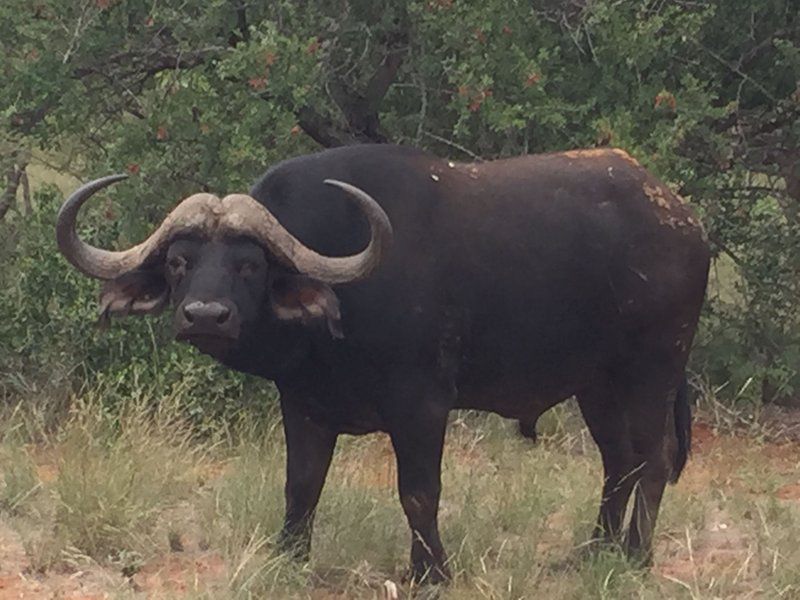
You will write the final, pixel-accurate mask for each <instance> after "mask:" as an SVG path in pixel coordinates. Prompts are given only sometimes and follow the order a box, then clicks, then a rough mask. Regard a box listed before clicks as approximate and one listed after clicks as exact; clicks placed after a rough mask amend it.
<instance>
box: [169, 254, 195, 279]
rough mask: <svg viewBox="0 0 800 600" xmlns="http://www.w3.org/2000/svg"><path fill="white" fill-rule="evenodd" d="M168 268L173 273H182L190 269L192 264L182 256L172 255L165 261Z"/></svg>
mask: <svg viewBox="0 0 800 600" xmlns="http://www.w3.org/2000/svg"><path fill="white" fill-rule="evenodd" d="M167 266H168V267H169V270H170V272H171V273H172V274H174V275H182V274H183V273H185V272H186V271H189V270H191V268H192V265H191V264H190V263H189V261H188V260H187V259H186V258H185V257H183V256H173V257H172V258H170V259H169V260H168V261H167Z"/></svg>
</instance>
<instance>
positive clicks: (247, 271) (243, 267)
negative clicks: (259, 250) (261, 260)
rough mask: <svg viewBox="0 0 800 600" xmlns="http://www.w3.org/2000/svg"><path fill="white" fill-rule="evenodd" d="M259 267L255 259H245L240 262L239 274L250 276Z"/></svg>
mask: <svg viewBox="0 0 800 600" xmlns="http://www.w3.org/2000/svg"><path fill="white" fill-rule="evenodd" d="M257 269H258V267H257V266H256V264H255V263H254V262H253V261H250V260H245V261H243V262H241V263H240V264H239V275H241V276H242V277H250V276H251V275H253V274H254V273H255V272H256V270H257Z"/></svg>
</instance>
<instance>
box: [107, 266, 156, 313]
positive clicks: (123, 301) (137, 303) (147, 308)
mask: <svg viewBox="0 0 800 600" xmlns="http://www.w3.org/2000/svg"><path fill="white" fill-rule="evenodd" d="M168 302H169V286H167V282H166V280H165V279H164V275H163V274H162V273H161V270H160V269H137V270H134V271H130V272H128V273H125V274H124V275H121V276H120V277H117V278H116V279H112V280H110V281H106V282H104V283H103V287H102V288H100V319H99V322H100V325H107V324H108V322H109V321H110V320H111V317H126V316H128V315H151V314H153V315H157V314H159V313H160V312H161V311H162V310H164V307H165V306H166V305H167V303H168Z"/></svg>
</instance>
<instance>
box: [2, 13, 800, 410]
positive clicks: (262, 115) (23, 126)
mask: <svg viewBox="0 0 800 600" xmlns="http://www.w3.org/2000/svg"><path fill="white" fill-rule="evenodd" d="M799 12H800V9H799V8H798V5H797V4H796V3H795V2H794V1H793V0H712V1H708V2H697V1H694V0H630V1H628V0H567V1H561V0H533V1H524V2H523V1H520V0H483V1H481V2H478V1H476V0H469V1H468V0H416V1H409V2H399V1H392V0H390V1H388V2H381V3H377V2H370V1H367V0H337V1H332V0H318V1H315V2H308V1H305V0H275V1H274V2H269V3H264V2H255V1H248V0H204V1H202V2H201V1H199V0H183V1H181V2H175V1H166V2H165V1H157V0H79V1H76V2H66V1H64V0H34V1H31V0H24V1H23V0H6V1H5V2H3V3H2V6H0V57H2V58H0V73H2V85H0V149H2V156H0V159H1V160H2V163H3V164H2V167H3V173H5V174H6V182H5V183H6V189H5V192H4V193H3V195H2V197H0V219H2V220H1V221H0V257H2V261H0V314H2V316H3V318H2V319H0V383H2V388H0V389H2V391H3V392H2V393H3V395H4V398H5V401H7V402H12V401H14V400H15V399H20V398H24V399H25V400H28V401H30V400H31V399H32V398H34V399H35V398H37V397H41V398H48V399H50V401H52V400H53V399H56V401H57V402H64V403H65V402H66V400H67V399H68V397H69V394H70V392H71V391H74V390H76V389H79V388H81V387H94V388H96V387H97V386H103V389H108V390H114V391H113V392H109V395H108V396H107V397H106V399H105V402H106V403H107V405H108V406H109V407H113V406H114V405H115V403H117V402H119V401H120V400H121V399H122V398H124V397H125V395H126V394H127V393H133V390H141V389H143V385H144V388H147V389H151V390H152V391H153V392H156V393H157V394H158V395H160V396H163V395H164V394H174V393H176V392H177V391H180V392H181V393H182V395H183V396H185V397H187V398H190V399H191V400H190V401H189V402H188V405H187V410H188V411H189V413H190V414H191V415H193V416H195V417H196V418H197V419H198V421H199V422H207V421H208V420H209V419H211V420H214V419H215V418H217V417H220V416H224V417H231V416H232V415H234V414H236V413H237V411H238V409H239V408H240V407H241V406H243V405H245V404H247V403H250V404H251V405H252V404H255V405H259V406H262V405H266V404H267V403H266V402H265V400H264V399H265V398H266V397H268V396H269V395H270V393H271V392H270V388H269V387H268V386H266V385H265V384H263V383H260V382H254V381H251V380H247V379H244V378H241V377H239V376H236V375H233V374H231V373H229V372H227V371H225V370H224V369H222V368H220V367H217V366H216V365H214V364H213V363H212V362H210V361H207V360H205V359H203V358H201V357H199V356H198V355H196V354H194V353H193V351H191V350H189V349H187V348H184V347H181V346H179V345H177V344H175V343H170V342H169V338H170V331H169V325H168V323H167V321H165V320H149V321H148V320H130V321H126V322H121V323H118V324H117V325H115V326H114V328H113V329H112V330H111V331H109V332H99V331H98V330H97V329H96V328H95V327H94V324H93V323H94V320H95V315H94V310H95V298H94V295H95V293H96V283H95V282H91V281H87V280H85V279H84V278H83V277H81V276H80V275H79V274H77V273H76V272H74V271H73V270H72V269H70V268H68V267H67V266H66V263H65V262H64V261H63V260H62V259H61V258H60V256H58V255H57V253H56V251H55V245H54V239H53V223H54V218H55V214H56V211H57V208H58V205H59V203H60V201H61V198H62V191H63V190H60V189H58V188H57V187H55V186H52V185H50V186H48V185H42V178H41V177H40V176H37V173H41V169H39V167H41V165H42V164H43V163H45V164H47V166H48V172H49V174H50V175H49V176H48V177H51V176H52V174H53V173H54V172H56V173H60V174H69V175H72V176H74V177H76V178H78V179H82V180H85V179H88V178H90V177H94V176H99V175H103V174H107V173H110V172H119V171H125V170H127V171H128V172H129V173H131V175H133V177H132V178H131V179H130V180H129V181H128V182H127V183H125V184H122V185H119V186H118V187H117V188H115V189H114V190H113V191H111V192H109V193H108V194H107V195H106V196H105V198H107V199H106V200H103V201H100V202H95V204H94V206H93V208H92V209H91V210H89V211H88V214H87V215H86V216H85V218H84V223H85V227H86V233H87V234H88V235H90V236H91V237H92V239H94V240H95V241H96V242H99V243H102V244H104V245H106V246H109V247H113V246H119V247H122V246H126V245H129V244H131V243H132V242H134V241H137V240H139V239H141V238H142V237H143V236H144V235H146V233H147V232H148V231H149V230H150V229H151V228H152V227H153V225H154V224H155V223H157V222H158V221H159V220H160V219H161V218H162V216H163V215H164V213H165V211H166V210H167V208H168V207H170V206H171V205H172V204H174V202H175V201H176V200H177V199H178V198H180V197H182V196H184V195H187V194H188V193H191V192H194V191H197V190H199V189H203V190H210V191H214V192H226V191H232V190H243V189H246V188H247V187H248V185H249V184H250V183H251V182H252V181H253V180H254V179H255V178H256V177H257V176H258V175H259V174H260V173H261V172H262V171H264V170H265V168H266V167H267V166H268V165H270V164H272V163H274V162H276V161H278V160H280V159H283V158H286V157H289V156H294V155H298V154H302V153H308V152H313V151H316V150H318V149H320V148H321V147H328V146H335V145H341V144H347V143H355V142H362V141H370V142H386V141H391V142H397V143H403V144H411V145H416V146H421V147H424V148H427V149H429V150H432V151H434V152H436V153H438V154H440V155H443V156H450V157H453V158H455V159H461V160H473V159H475V160H480V159H490V158H494V157H500V156H510V155H516V154H520V153H525V152H531V153H532V152H541V151H551V150H563V149H569V148H576V147H593V146H606V145H610V146H617V147H622V148H625V149H626V150H628V151H629V152H630V153H631V154H633V155H634V156H636V157H637V158H638V159H639V160H640V161H641V162H643V163H644V164H645V165H647V166H648V167H649V168H651V169H652V170H653V171H654V172H656V173H657V174H658V175H659V176H660V177H662V178H663V179H664V180H665V181H666V182H668V183H669V185H670V186H671V187H673V189H675V190H676V191H678V192H679V193H680V194H682V195H683V196H685V197H687V198H688V199H690V200H691V201H692V202H693V204H694V205H695V206H696V208H697V210H698V212H699V213H700V214H701V215H702V217H703V220H704V222H705V224H706V227H707V229H708V232H709V236H710V238H711V240H712V244H713V247H714V251H715V253H716V259H715V265H714V271H713V278H712V283H711V286H710V288H709V295H708V302H707V306H706V310H705V314H704V317H703V322H702V329H701V332H700V335H699V338H698V341H697V344H696V349H695V353H694V356H693V363H692V368H693V370H694V372H695V373H696V374H697V375H698V377H699V378H701V379H702V380H703V381H706V382H708V383H709V385H711V386H712V387H713V389H715V390H717V392H718V394H719V395H721V396H723V397H725V398H727V399H728V400H730V401H735V402H752V403H760V402H763V401H789V400H791V399H792V398H796V397H797V395H798V391H800V374H799V372H798V370H799V368H800V316H799V315H798V310H797V308H796V303H797V297H798V291H799V290H798V287H800V284H799V283H798V282H799V281H800V277H798V276H799V275H800V149H799V148H800V144H799V143H798V142H800V119H798V116H800V14H798V13H799ZM37 169H38V170H37ZM28 184H30V186H29V185H28ZM29 187H30V188H32V189H33V194H32V195H33V197H32V198H31V193H30V190H29ZM109 382H111V383H113V384H114V385H110V386H104V385H103V384H106V383H109ZM125 382H131V384H130V387H126V384H125ZM184 392H185V394H184Z"/></svg>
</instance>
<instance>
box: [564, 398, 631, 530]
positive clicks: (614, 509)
mask: <svg viewBox="0 0 800 600" xmlns="http://www.w3.org/2000/svg"><path fill="white" fill-rule="evenodd" d="M578 405H579V406H580V409H581V414H582V415H583V418H584V421H586V425H587V426H588V428H589V432H590V433H591V435H592V439H594V441H595V443H596V444H597V447H598V448H599V450H600V455H601V457H602V460H603V471H604V479H603V492H602V496H601V499H600V511H599V515H598V517H597V524H596V525H595V530H594V534H593V535H592V540H593V541H594V542H603V543H604V544H608V543H614V544H619V543H621V541H622V519H623V518H624V516H625V509H626V507H627V505H628V499H629V498H630V495H631V491H632V490H633V487H634V484H635V483H636V476H637V474H636V471H637V470H638V469H637V467H639V465H637V464H636V460H635V457H634V453H633V447H632V444H631V440H630V438H629V435H628V426H627V422H626V421H627V419H626V416H625V414H624V410H623V409H622V407H621V405H620V403H619V402H618V398H617V397H615V395H614V394H613V393H612V390H611V388H610V386H607V385H603V386H599V387H598V388H593V389H591V390H587V391H586V392H584V393H582V394H580V395H579V396H578Z"/></svg>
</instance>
